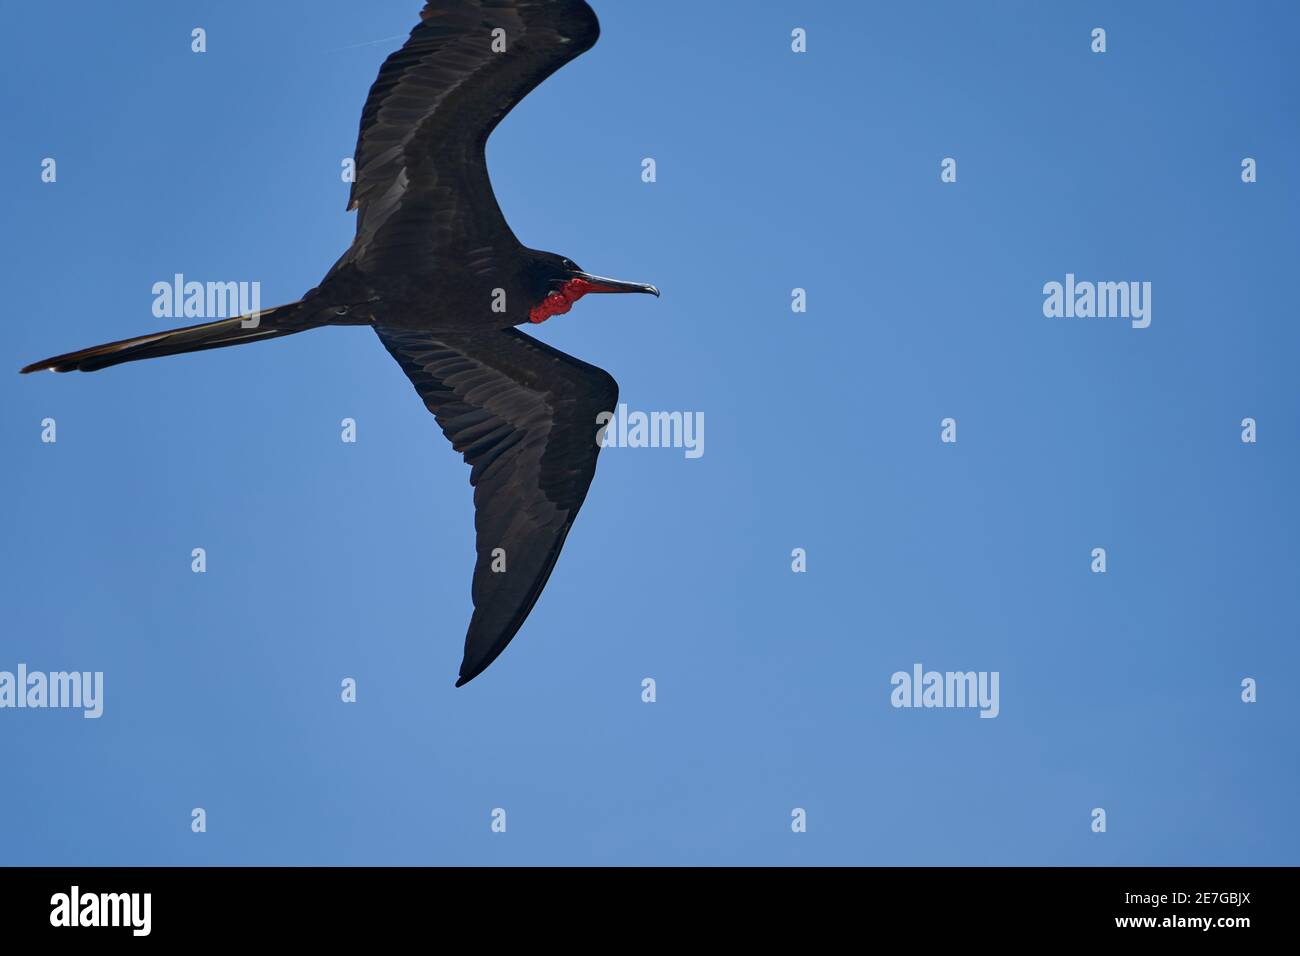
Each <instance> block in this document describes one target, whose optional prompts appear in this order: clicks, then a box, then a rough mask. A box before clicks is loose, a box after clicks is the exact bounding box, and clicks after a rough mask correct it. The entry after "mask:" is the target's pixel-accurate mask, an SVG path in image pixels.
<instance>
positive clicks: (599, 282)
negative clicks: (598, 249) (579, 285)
mask: <svg viewBox="0 0 1300 956" xmlns="http://www.w3.org/2000/svg"><path fill="white" fill-rule="evenodd" d="M573 278H574V279H578V280H579V281H581V282H584V283H586V285H587V288H585V289H583V292H584V294H585V293H590V292H644V293H646V294H647V295H653V296H655V297H656V298H657V297H658V295H659V290H658V289H656V288H655V287H654V286H652V285H647V284H646V283H644V282H624V281H623V280H622V279H606V278H605V277H604V276H594V275H591V274H590V273H587V272H575V273H573ZM569 281H570V282H572V281H573V280H572V279H571V280H569Z"/></svg>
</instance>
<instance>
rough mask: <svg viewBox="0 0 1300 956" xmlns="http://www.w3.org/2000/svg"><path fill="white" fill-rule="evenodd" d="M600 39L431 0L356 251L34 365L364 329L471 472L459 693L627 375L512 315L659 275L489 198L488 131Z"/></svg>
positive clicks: (534, 15)
mask: <svg viewBox="0 0 1300 956" xmlns="http://www.w3.org/2000/svg"><path fill="white" fill-rule="evenodd" d="M599 35H600V24H599V22H598V21H597V20H596V15H595V13H593V12H592V10H591V8H590V7H589V6H588V5H587V4H586V3H585V2H583V0H430V2H429V3H426V4H425V6H424V9H423V10H422V11H421V12H420V23H419V24H418V25H417V26H416V27H415V28H414V29H413V30H412V31H411V36H410V38H409V39H408V40H407V41H406V43H405V44H404V45H403V46H402V48H401V49H399V50H398V51H397V52H395V53H393V54H392V55H391V56H390V57H388V59H387V60H386V61H385V63H384V65H383V67H382V68H381V69H380V70H379V76H378V77H377V78H376V80H375V82H374V85H373V86H372V87H371V88H370V94H369V96H368V97H367V99H366V104H365V107H364V108H363V109H362V111H361V132H360V135H359V136H358V137H357V148H356V153H355V155H354V161H355V169H356V175H355V180H354V181H353V184H352V192H351V197H350V199H349V202H348V209H349V210H353V209H354V210H356V212H357V232H356V237H355V238H354V239H353V241H352V245H351V246H350V247H349V248H348V250H347V251H346V252H345V253H344V254H343V256H342V257H341V258H340V259H339V260H338V262H336V263H335V264H334V266H333V267H332V268H331V269H330V270H329V272H328V273H327V274H326V275H325V278H324V279H322V280H321V282H320V284H319V285H317V286H316V288H314V289H312V290H311V291H309V292H307V293H306V294H305V295H304V296H303V297H302V299H300V300H299V301H297V302H293V303H290V304H288V305H283V306H279V307H277V308H273V309H269V310H266V311H263V312H261V313H260V314H257V315H253V316H240V317H237V318H227V319H223V320H220V321H215V322H208V323H206V324H204V325H195V326H189V327H187V328H181V329H173V330H171V331H166V332H155V333H153V334H150V335H142V336H138V337H136V338H132V339H126V340H124V341H120V342H111V343H109V344H107V345H98V346H95V347H94V348H88V349H82V350H81V351H79V352H70V353H68V354H66V355H58V356H55V357H54V358H48V359H45V360H44V361H41V362H34V363H33V364H31V365H29V366H27V367H26V368H24V369H23V370H22V371H23V372H34V371H38V370H41V369H49V370H51V371H54V372H68V371H72V370H73V369H76V370H79V371H83V372H93V371H97V370H98V369H102V368H108V367H109V366H112V365H120V364H121V363H123V362H134V361H137V360H139V359H146V358H156V357H158V356H162V355H175V354H178V353H182V352H198V351H201V350H204V349H215V348H224V347H226V346H229V345H242V344H244V343H245V342H260V341H263V340H265V339H273V338H278V337H280V336H283V335H292V334H294V333H297V332H303V331H306V330H308V329H315V328H320V327H321V326H327V325H369V326H371V327H372V328H374V330H375V332H376V334H378V336H379V340H380V341H381V342H383V344H384V346H385V347H386V348H387V349H388V351H389V352H390V353H391V354H392V355H393V357H394V358H395V359H397V362H398V364H399V365H401V367H402V370H403V371H404V372H405V373H406V375H407V377H408V378H410V380H411V382H412V384H414V386H415V390H416V392H417V393H419V395H420V397H421V398H422V399H423V400H424V403H425V405H426V406H427V407H428V409H429V411H430V412H432V413H433V415H434V417H435V419H436V420H437V422H438V424H439V425H440V426H441V427H442V432H443V434H444V435H446V436H447V438H448V439H449V440H450V441H451V443H452V446H453V447H454V448H455V449H456V451H459V452H462V453H463V454H464V457H465V461H466V463H467V464H469V465H470V466H471V471H470V484H471V485H472V486H473V487H474V508H475V521H474V525H475V532H476V545H475V550H476V551H477V555H478V557H477V561H476V562H475V565H474V578H473V585H472V588H471V596H472V598H473V602H474V613H473V616H472V618H471V620H470V624H469V631H468V633H467V634H466V637H465V656H464V659H463V661H462V662H461V665H460V676H459V679H458V680H457V681H456V686H457V687H460V686H461V685H463V684H465V683H467V682H468V681H470V680H473V679H474V677H476V676H477V675H479V674H480V673H482V672H483V670H484V669H485V668H486V667H487V666H488V665H489V664H491V663H492V662H493V661H494V660H496V658H497V656H498V655H499V654H500V653H501V652H502V651H503V650H504V649H505V647H506V645H507V644H509V643H510V640H511V638H513V637H514V636H515V634H516V633H517V632H518V631H519V628H520V626H521V625H522V624H523V623H524V619H525V618H527V617H528V614H529V612H530V611H531V610H532V609H533V605H534V604H535V603H536V601H537V598H538V595H540V594H541V591H542V588H543V587H545V586H546V581H547V579H548V578H549V577H550V574H551V570H552V568H554V567H555V561H556V559H557V558H558V557H559V554H560V549H561V548H562V547H563V546H564V539H565V537H566V536H567V535H568V533H569V528H570V527H571V526H572V524H573V520H574V518H575V517H577V514H578V509H579V508H580V507H582V502H583V499H584V498H585V497H586V495H587V489H588V487H589V486H590V484H591V479H592V476H593V475H594V474H595V470H596V456H597V454H598V452H599V451H600V447H599V445H598V443H597V417H598V416H599V415H601V413H604V412H612V411H613V410H614V407H615V405H616V404H617V401H618V383H617V382H615V381H614V379H613V378H612V377H611V376H610V375H609V373H608V372H606V371H604V370H603V369H599V368H596V367H595V366H593V365H588V364H587V363H586V362H582V361H579V360H578V359H576V358H574V357H573V356H571V355H566V354H565V353H564V352H561V351H559V350H558V349H554V348H551V347H550V346H548V345H546V344H544V343H542V342H539V341H537V340H536V339H534V338H532V337H530V336H528V335H525V334H524V333H522V332H520V331H518V329H516V328H515V326H519V325H523V324H525V323H538V322H543V321H545V320H546V319H548V318H550V317H551V316H555V315H560V314H563V313H565V312H568V311H569V309H570V308H571V307H572V305H573V303H574V302H576V301H577V300H578V299H580V298H582V297H583V296H584V295H586V294H588V293H595V292H645V293H649V294H651V295H655V296H657V295H659V291H658V290H657V289H656V288H655V287H654V286H652V285H646V284H643V283H638V282H623V281H619V280H616V279H606V278H603V277H601V276H596V275H591V274H589V273H587V272H584V271H583V270H581V269H579V268H578V267H577V266H576V265H574V263H573V262H572V261H571V260H569V259H568V258H566V257H564V256H561V255H557V254H555V253H551V252H541V251H539V250H536V249H529V248H526V247H525V246H524V245H523V244H522V243H520V242H519V240H518V239H516V238H515V235H514V233H513V232H512V231H511V230H510V227H509V225H507V223H506V220H505V217H504V216H503V215H502V213H501V209H500V208H499V207H498V205H497V201H496V197H495V195H494V194H493V192H492V183H491V181H490V179H489V178H488V171H487V161H486V155H485V150H486V146H487V140H488V136H489V135H490V134H491V133H492V131H493V130H494V129H495V128H496V126H497V124H498V123H500V122H501V120H502V119H503V118H504V117H505V115H506V114H507V113H509V112H510V110H511V109H513V108H514V106H515V105H516V104H517V103H519V101H520V100H522V99H523V98H524V97H525V96H527V95H528V93H529V92H531V91H532V90H533V89H534V88H536V87H537V86H538V85H539V84H541V83H542V81H544V80H545V79H546V78H547V77H549V76H550V75H551V74H552V73H554V72H555V71H556V70H558V69H559V68H560V67H562V66H564V64H566V63H568V62H569V61H570V60H573V59H574V58H576V57H577V56H579V55H580V54H582V53H584V52H585V51H587V50H589V49H590V48H591V47H592V46H593V45H594V44H595V42H596V39H597V37H598V36H599Z"/></svg>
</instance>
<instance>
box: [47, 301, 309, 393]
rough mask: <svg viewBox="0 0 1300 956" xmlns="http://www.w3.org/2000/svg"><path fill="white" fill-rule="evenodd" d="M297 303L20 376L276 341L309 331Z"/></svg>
mask: <svg viewBox="0 0 1300 956" xmlns="http://www.w3.org/2000/svg"><path fill="white" fill-rule="evenodd" d="M299 305H301V303H300V302H291V303H290V304H288V305H279V306H276V307H275V308H274V309H267V310H266V311H264V312H262V313H260V314H258V315H257V316H256V317H255V318H254V317H250V316H238V317H236V318H233V319H219V320H217V321H216V322H208V323H205V324H204V325H190V326H186V327H185V328H183V329H171V330H169V331H167V332H154V333H153V334H151V335H139V336H136V337H135V338H133V339H123V340H122V341H120V342H109V343H107V344H106V345H96V346H93V347H92V348H88V349H82V350H81V351H80V352H69V353H67V354H66V355H56V356H54V357H53V358H47V359H42V360H41V361H39V362H33V363H32V364H31V365H29V366H27V367H26V368H25V369H23V370H22V371H23V374H24V375H25V374H26V373H28V372H39V371H41V370H42V369H49V370H50V371H52V372H72V371H80V372H96V371H98V370H99V369H101V368H108V367H109V366H110V365H121V364H122V363H123V362H135V361H138V360H140V359H149V358H158V357H160V356H163V355H179V354H181V353H182V352H201V351H203V350H204V349H222V348H225V347H226V346H227V345H243V344H244V343H245V342H260V341H261V340H262V339H274V338H279V337H280V336H281V335H292V334H293V333H294V332H302V331H304V330H305V329H309V328H313V327H314V323H307V324H303V323H302V322H301V321H295V319H300V316H298V313H299V311H300V310H299V308H298V307H299Z"/></svg>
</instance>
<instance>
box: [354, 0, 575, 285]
mask: <svg viewBox="0 0 1300 956" xmlns="http://www.w3.org/2000/svg"><path fill="white" fill-rule="evenodd" d="M420 21H421V22H420V24H419V25H418V26H416V27H415V29H413V30H412V31H411V37H410V39H409V40H407V41H406V43H405V45H404V46H403V47H402V48H401V49H400V50H398V51H397V52H396V53H394V54H393V55H392V56H390V57H389V58H388V59H387V60H386V61H385V62H384V65H383V66H382V67H380V70H379V76H378V77H377V78H376V79H375V82H374V85H373V86H371V88H370V95H369V96H368V97H367V98H366V105H365V106H364V107H363V108H362V110H361V131H360V133H359V135H358V137H357V148H356V153H355V160H356V181H355V182H354V183H353V184H352V194H351V197H350V198H349V202H348V208H349V209H356V210H357V236H356V240H355V241H354V242H353V244H352V248H351V250H349V255H348V257H347V258H348V259H349V261H352V262H355V263H357V264H358V265H359V266H360V267H361V268H362V270H363V271H366V272H371V271H374V272H381V273H386V272H423V273H433V272H437V271H438V267H439V262H438V259H439V256H441V255H444V254H445V253H447V252H449V251H450V252H452V253H460V252H463V251H465V250H468V249H475V248H481V249H483V250H484V251H485V252H488V251H489V250H490V251H491V252H493V253H497V254H500V253H503V252H507V251H509V250H508V249H503V248H501V247H502V246H503V245H505V246H509V245H511V244H513V245H515V246H517V245H518V240H516V239H515V237H514V233H512V232H511V231H510V227H509V225H507V223H506V220H505V217H504V216H503V215H502V214H501V210H500V208H499V207H498V206H497V201H496V196H495V195H494V194H493V192H492V183H491V181H490V180H489V178H488V170H487V159H486V156H485V149H486V146H487V141H488V136H489V135H491V133H492V131H493V130H494V129H496V126H497V124H498V123H499V122H501V120H502V118H503V117H504V116H505V115H506V114H507V113H508V112H510V110H511V109H513V108H514V107H515V105H516V104H517V103H518V102H519V101H520V100H522V99H523V98H524V97H525V96H527V95H528V94H529V93H530V92H532V90H533V89H534V88H535V87H536V86H538V84H540V83H541V82H542V81H543V80H545V79H546V78H547V77H548V76H550V75H551V74H552V73H554V72H555V71H556V70H558V69H559V68H560V67H562V66H564V64H566V63H568V62H569V61H570V60H572V59H574V58H575V57H577V56H578V55H580V54H582V53H584V52H586V51H587V50H589V49H590V48H591V47H592V46H593V45H594V44H595V42H596V39H597V37H599V36H600V25H599V23H598V21H597V20H596V15H595V14H594V13H592V12H591V8H590V7H589V6H587V4H586V3H584V2H582V0H445V2H433V3H428V4H426V5H425V7H424V10H423V11H422V12H421V13H420ZM495 31H501V32H495ZM494 47H495V49H494ZM480 262H481V266H482V267H483V268H484V269H486V270H487V271H489V272H491V271H492V270H493V268H494V260H493V259H491V258H490V257H488V256H486V255H485V256H484V258H483V259H482V260H481V261H480Z"/></svg>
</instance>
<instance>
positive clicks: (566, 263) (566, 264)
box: [560, 259, 578, 269]
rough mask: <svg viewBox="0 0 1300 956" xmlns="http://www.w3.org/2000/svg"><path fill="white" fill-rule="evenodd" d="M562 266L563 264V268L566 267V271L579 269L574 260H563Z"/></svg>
mask: <svg viewBox="0 0 1300 956" xmlns="http://www.w3.org/2000/svg"><path fill="white" fill-rule="evenodd" d="M560 264H561V265H562V266H564V268H566V269H576V268H578V267H577V266H575V265H574V264H573V260H572V259H563V260H561V262H560Z"/></svg>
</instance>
